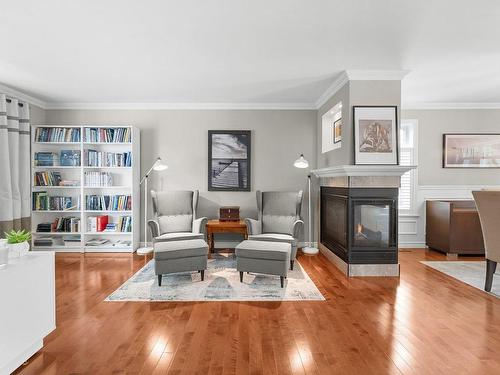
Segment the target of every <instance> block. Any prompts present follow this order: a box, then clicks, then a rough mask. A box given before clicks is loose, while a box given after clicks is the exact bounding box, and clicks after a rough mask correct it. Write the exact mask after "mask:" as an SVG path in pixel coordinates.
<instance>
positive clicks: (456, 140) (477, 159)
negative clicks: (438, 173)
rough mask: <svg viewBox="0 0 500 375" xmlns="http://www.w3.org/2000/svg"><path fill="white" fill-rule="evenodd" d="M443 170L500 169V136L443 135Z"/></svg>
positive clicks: (483, 134)
mask: <svg viewBox="0 0 500 375" xmlns="http://www.w3.org/2000/svg"><path fill="white" fill-rule="evenodd" d="M443 168H500V134H498V133H496V134H485V133H482V134H481V133H479V134H443Z"/></svg>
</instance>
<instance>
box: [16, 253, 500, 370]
mask: <svg viewBox="0 0 500 375" xmlns="http://www.w3.org/2000/svg"><path fill="white" fill-rule="evenodd" d="M425 259H427V260H429V259H436V260H437V259H445V257H444V256H442V255H440V254H438V253H435V252H429V251H424V250H411V251H409V252H407V251H405V252H401V253H400V263H401V278H400V279H398V278H351V279H347V278H346V277H344V276H343V275H342V274H341V273H340V272H339V271H338V270H337V269H336V268H335V267H334V266H333V265H332V264H330V263H329V262H328V260H326V258H324V257H323V256H317V257H306V256H301V257H300V258H299V261H300V263H301V264H302V265H303V267H304V268H305V270H306V271H307V272H308V273H309V275H310V276H311V278H312V279H313V281H314V282H315V283H316V285H317V286H318V288H319V289H320V291H321V292H322V293H323V295H324V296H325V297H326V299H327V300H326V301H310V302H283V303H277V302H266V303H263V302H196V303H190V302H183V303H176V302H160V303H143V302H104V298H105V297H106V296H107V295H108V294H110V293H111V292H112V291H113V290H115V289H116V288H117V287H118V286H119V285H120V284H121V283H123V282H124V281H125V280H127V279H128V278H129V277H130V276H131V275H132V274H133V273H134V272H135V271H137V270H138V269H139V268H140V267H141V266H142V265H143V264H144V262H145V261H144V259H143V258H142V257H139V256H137V255H135V256H132V255H121V256H118V257H117V256H116V255H88V254H87V255H85V256H83V255H72V254H68V255H57V257H56V279H57V280H56V285H57V329H56V331H54V332H53V333H52V334H51V335H50V336H49V337H48V338H47V339H46V340H45V346H44V348H43V349H42V350H41V351H40V352H39V353H38V354H36V355H35V356H34V357H32V358H31V359H30V361H29V363H28V364H27V365H26V366H23V367H22V368H20V369H19V370H18V371H17V372H16V374H23V375H27V374H37V375H39V374H167V373H168V374H191V373H197V374H305V373H307V374H500V355H499V353H500V300H499V299H497V298H495V297H492V296H490V295H488V294H486V293H484V292H482V291H480V290H477V289H474V288H472V287H470V286H468V285H466V284H463V283H461V282H458V281H456V280H454V279H452V278H450V277H448V276H446V275H444V274H441V273H439V272H438V271H435V270H433V269H430V268H428V267H426V266H424V265H422V264H421V263H419V261H420V260H425ZM467 259H474V258H467ZM476 259H477V258H476ZM34 319H36V317H34Z"/></svg>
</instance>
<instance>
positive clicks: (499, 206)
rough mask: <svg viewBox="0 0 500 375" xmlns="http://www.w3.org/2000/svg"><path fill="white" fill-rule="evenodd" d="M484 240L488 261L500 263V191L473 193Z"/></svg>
mask: <svg viewBox="0 0 500 375" xmlns="http://www.w3.org/2000/svg"><path fill="white" fill-rule="evenodd" d="M472 195H473V196H474V200H475V201H476V206H477V211H478V212H479V220H480V221H481V228H482V231H483V238H484V250H485V255H486V259H489V260H492V261H494V262H500V191H498V190H481V191H473V192H472Z"/></svg>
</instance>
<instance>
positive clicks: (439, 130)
mask: <svg viewBox="0 0 500 375" xmlns="http://www.w3.org/2000/svg"><path fill="white" fill-rule="evenodd" d="M402 116H403V118H405V119H417V120H418V182H419V185H499V184H500V169H450V168H443V167H442V157H443V134H444V133H462V132H463V133H475V132H477V133H481V132H486V133H500V110H499V109H476V110H472V109H450V110H404V111H403V112H402Z"/></svg>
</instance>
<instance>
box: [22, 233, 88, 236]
mask: <svg viewBox="0 0 500 375" xmlns="http://www.w3.org/2000/svg"><path fill="white" fill-rule="evenodd" d="M31 234H32V235H35V236H72V235H79V234H82V232H31Z"/></svg>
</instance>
